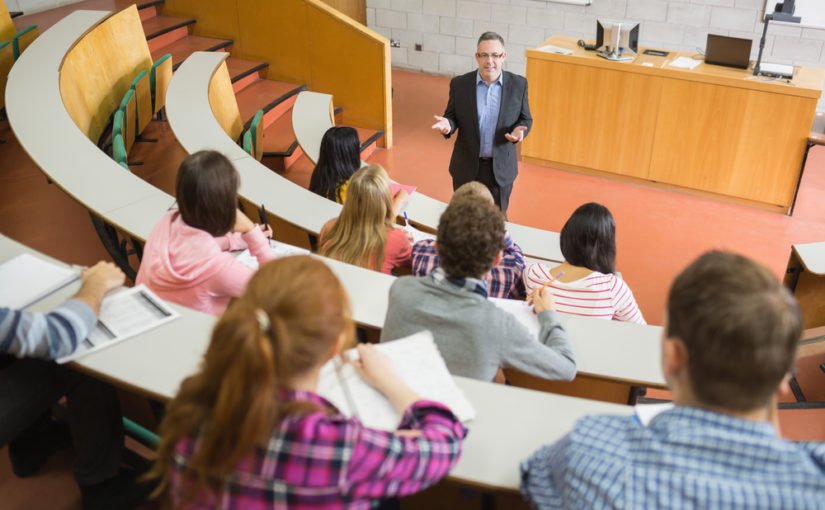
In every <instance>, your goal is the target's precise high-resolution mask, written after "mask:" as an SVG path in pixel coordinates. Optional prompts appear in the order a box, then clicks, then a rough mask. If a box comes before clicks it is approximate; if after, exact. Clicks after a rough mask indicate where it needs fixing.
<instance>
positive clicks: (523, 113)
mask: <svg viewBox="0 0 825 510" xmlns="http://www.w3.org/2000/svg"><path fill="white" fill-rule="evenodd" d="M477 72H478V71H472V72H469V73H467V74H462V75H461V76H456V77H455V78H453V79H452V80H451V81H450V98H449V100H448V102H447V109H446V110H445V111H444V117H445V118H446V119H447V120H449V121H450V128H451V129H450V132H449V133H448V134H447V135H445V136H446V137H447V138H449V137H450V135H452V134H453V133H454V132H455V131H456V130H458V136H457V137H456V141H455V146H454V147H453V156H452V158H451V159H450V175H452V177H453V186H454V187H455V188H457V187H458V186H461V185H462V184H464V183H466V182H470V181H472V180H474V179H475V178H476V175H477V174H478V151H479V147H480V145H481V141H480V136H479V131H478V108H477V106H476V73H477ZM503 73H504V80H503V81H502V89H501V107H500V109H499V113H498V122H497V123H496V131H495V134H494V135H493V172H494V174H495V176H496V181H497V182H498V184H499V186H507V185H510V184H512V183H513V181H514V180H515V179H516V175H518V159H517V157H516V144H514V143H512V142H509V141H507V139H506V138H504V135H505V134H507V133H510V132H512V131H513V129H514V128H516V127H517V126H526V127H527V132H525V136H526V135H527V133H529V132H530V127H531V126H532V125H533V118H532V117H531V116H530V105H529V104H527V80H526V79H525V78H524V77H523V76H519V75H517V74H513V73H510V72H507V71H503Z"/></svg>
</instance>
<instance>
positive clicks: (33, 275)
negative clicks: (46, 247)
mask: <svg viewBox="0 0 825 510" xmlns="http://www.w3.org/2000/svg"><path fill="white" fill-rule="evenodd" d="M78 278H80V272H79V271H77V270H76V269H72V268H68V267H65V266H60V265H57V264H53V263H51V262H47V261H45V260H43V259H41V258H39V257H35V256H34V255H31V254H29V253H21V254H20V255H18V256H16V257H14V258H13V259H10V260H7V261H6V262H4V263H2V264H0V306H6V307H9V308H16V309H22V308H26V307H27V306H29V305H31V304H32V303H34V302H36V301H39V300H40V299H42V298H44V297H46V296H48V295H49V294H51V293H52V292H54V291H56V290H57V289H60V288H62V287H64V286H66V285H68V284H70V283H71V282H73V281H75V280H77V279H78Z"/></svg>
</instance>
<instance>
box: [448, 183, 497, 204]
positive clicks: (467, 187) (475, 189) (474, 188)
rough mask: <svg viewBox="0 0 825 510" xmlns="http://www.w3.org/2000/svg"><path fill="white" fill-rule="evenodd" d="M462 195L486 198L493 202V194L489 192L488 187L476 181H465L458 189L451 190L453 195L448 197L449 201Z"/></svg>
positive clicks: (462, 196) (451, 201) (458, 198)
mask: <svg viewBox="0 0 825 510" xmlns="http://www.w3.org/2000/svg"><path fill="white" fill-rule="evenodd" d="M464 197H471V198H478V199H481V200H486V201H487V202H490V203H491V204H492V203H494V202H495V201H494V200H493V194H492V193H490V189H489V188H488V187H487V186H485V185H484V184H482V183H480V182H478V181H470V182H465V183H464V184H462V185H461V186H459V187H458V189H457V190H455V191H454V192H453V196H452V197H450V203H451V204H452V203H453V200H460V199H462V198H464Z"/></svg>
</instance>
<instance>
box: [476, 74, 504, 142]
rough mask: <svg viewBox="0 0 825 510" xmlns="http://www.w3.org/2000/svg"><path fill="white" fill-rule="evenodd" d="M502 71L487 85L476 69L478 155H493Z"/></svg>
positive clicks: (502, 77) (502, 78)
mask: <svg viewBox="0 0 825 510" xmlns="http://www.w3.org/2000/svg"><path fill="white" fill-rule="evenodd" d="M503 80H504V73H501V74H500V75H499V76H498V79H497V80H496V81H494V82H493V83H491V84H490V85H489V86H488V85H487V83H486V82H485V81H484V79H483V78H482V77H481V73H479V72H478V71H476V108H477V110H478V134H479V137H480V139H481V146H480V147H479V151H478V157H480V158H492V157H493V137H494V136H495V134H496V124H498V111H499V108H501V87H502V83H503Z"/></svg>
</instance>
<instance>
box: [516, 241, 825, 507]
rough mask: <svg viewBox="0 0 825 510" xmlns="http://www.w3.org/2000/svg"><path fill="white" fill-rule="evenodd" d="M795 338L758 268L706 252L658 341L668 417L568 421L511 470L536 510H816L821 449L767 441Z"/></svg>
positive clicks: (795, 326)
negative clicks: (560, 434)
mask: <svg viewBox="0 0 825 510" xmlns="http://www.w3.org/2000/svg"><path fill="white" fill-rule="evenodd" d="M801 329H802V322H801V316H800V313H799V308H798V306H797V305H796V302H795V301H794V299H793V298H792V297H791V295H790V294H789V293H788V291H787V290H786V289H785V288H784V287H783V286H782V285H781V284H780V283H779V282H778V281H777V279H776V277H775V276H774V275H773V274H771V272H770V271H768V270H767V269H766V268H764V267H762V266H760V265H758V264H756V263H755V262H753V261H751V260H749V259H746V258H745V257H742V256H739V255H734V254H731V253H724V252H710V253H706V254H705V255H703V256H702V257H700V258H699V259H698V260H696V261H695V262H694V263H693V264H691V265H690V266H688V268H687V269H685V270H684V271H683V272H682V273H681V274H680V275H679V276H678V277H677V278H676V280H675V281H674V283H673V286H672V287H671V289H670V293H669V295H668V302H667V316H666V319H665V327H664V330H663V335H662V336H663V338H662V371H663V372H664V375H665V379H666V380H667V383H668V386H669V388H670V390H671V391H672V392H673V403H674V404H675V406H674V407H673V408H672V409H669V410H666V411H663V412H661V413H660V414H658V415H657V416H655V417H653V418H652V419H651V420H650V422H649V423H648V424H647V425H642V424H641V422H640V421H639V420H638V419H637V418H636V417H634V416H593V417H587V418H583V419H581V420H579V422H578V423H577V424H576V425H575V427H574V428H573V431H572V432H570V434H568V435H567V436H566V437H564V438H563V439H562V440H560V441H559V442H557V443H556V444H554V445H551V446H546V447H544V448H542V449H541V450H539V451H538V452H536V453H535V454H534V455H533V456H532V457H531V458H530V459H528V460H527V461H525V462H524V463H523V464H522V485H521V490H522V493H523V494H524V495H525V497H526V498H527V499H528V500H530V501H531V502H532V504H533V505H534V506H535V507H536V508H540V509H554V508H559V509H561V508H741V509H748V510H751V509H765V510H767V509H777V508H786V509H791V508H794V509H800V510H801V509H809V508H825V443H792V442H789V441H785V440H783V439H781V438H780V437H779V429H778V422H777V412H776V401H777V392H778V390H779V389H780V387H782V386H786V385H787V377H788V372H789V371H790V370H791V369H792V367H793V363H794V358H795V355H796V348H797V343H798V342H799V338H800V333H801Z"/></svg>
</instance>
